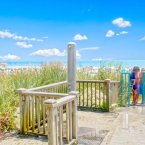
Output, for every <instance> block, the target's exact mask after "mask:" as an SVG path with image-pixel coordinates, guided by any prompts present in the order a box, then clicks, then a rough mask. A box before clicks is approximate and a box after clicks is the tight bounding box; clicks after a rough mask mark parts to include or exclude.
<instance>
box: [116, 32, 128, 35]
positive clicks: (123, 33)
mask: <svg viewBox="0 0 145 145" xmlns="http://www.w3.org/2000/svg"><path fill="white" fill-rule="evenodd" d="M125 34H128V32H127V31H121V32H119V33H117V34H116V35H117V36H119V35H125Z"/></svg>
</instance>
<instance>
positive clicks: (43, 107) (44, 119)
mask: <svg viewBox="0 0 145 145" xmlns="http://www.w3.org/2000/svg"><path fill="white" fill-rule="evenodd" d="M42 100H43V101H44V98H43V99H42ZM42 113H43V116H42V117H43V133H44V134H45V132H46V130H45V124H46V112H45V105H44V104H43V106H42Z"/></svg>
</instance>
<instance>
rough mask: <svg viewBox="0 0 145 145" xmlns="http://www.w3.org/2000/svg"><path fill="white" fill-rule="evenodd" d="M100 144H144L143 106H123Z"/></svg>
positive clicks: (144, 110)
mask: <svg viewBox="0 0 145 145" xmlns="http://www.w3.org/2000/svg"><path fill="white" fill-rule="evenodd" d="M117 111H118V112H119V116H118V117H117V119H116V120H115V121H114V123H113V124H112V128H111V130H110V132H109V133H108V135H107V136H106V137H105V139H104V140H103V142H102V143H101V145H145V106H132V107H124V108H120V109H118V110H117Z"/></svg>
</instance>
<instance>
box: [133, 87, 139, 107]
mask: <svg viewBox="0 0 145 145" xmlns="http://www.w3.org/2000/svg"><path fill="white" fill-rule="evenodd" d="M138 97H139V94H138V89H135V90H134V105H136V103H137V102H138Z"/></svg>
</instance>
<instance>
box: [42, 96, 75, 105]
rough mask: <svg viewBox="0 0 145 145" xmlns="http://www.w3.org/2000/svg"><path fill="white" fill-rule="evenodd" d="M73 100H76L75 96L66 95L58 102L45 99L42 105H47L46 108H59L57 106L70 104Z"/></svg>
mask: <svg viewBox="0 0 145 145" xmlns="http://www.w3.org/2000/svg"><path fill="white" fill-rule="evenodd" d="M75 98H76V96H74V95H67V96H65V97H63V98H60V99H58V100H55V99H47V100H45V101H44V104H48V107H59V106H62V105H64V104H67V103H69V102H72V101H73V100H74V99H75Z"/></svg>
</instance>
